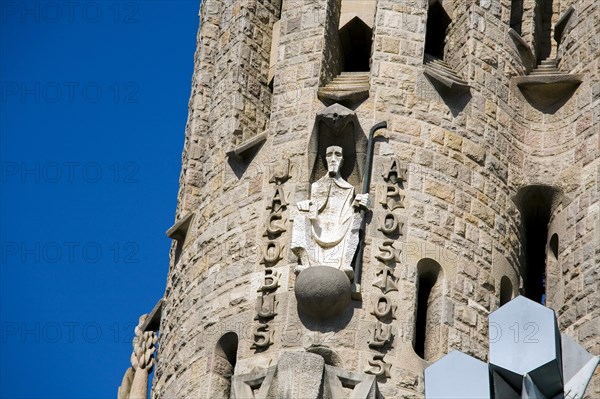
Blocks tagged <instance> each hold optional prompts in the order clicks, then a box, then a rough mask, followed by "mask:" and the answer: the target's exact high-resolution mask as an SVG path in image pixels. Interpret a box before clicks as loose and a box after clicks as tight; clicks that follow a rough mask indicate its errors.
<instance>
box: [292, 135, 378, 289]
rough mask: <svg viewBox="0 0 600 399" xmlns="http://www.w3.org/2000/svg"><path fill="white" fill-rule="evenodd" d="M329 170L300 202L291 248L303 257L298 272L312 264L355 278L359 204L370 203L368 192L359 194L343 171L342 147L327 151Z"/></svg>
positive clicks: (365, 205) (366, 204)
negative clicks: (353, 261)
mask: <svg viewBox="0 0 600 399" xmlns="http://www.w3.org/2000/svg"><path fill="white" fill-rule="evenodd" d="M326 159H327V166H328V173H327V174H326V175H325V176H323V177H322V178H321V179H319V180H317V181H316V182H315V183H313V184H312V185H311V196H310V199H309V200H305V201H301V202H298V203H297V207H298V211H299V214H298V215H297V216H296V217H295V218H294V228H293V230H292V245H291V249H292V251H293V252H294V254H296V256H298V258H300V261H301V263H302V264H301V265H299V266H298V267H297V268H296V273H299V272H300V271H302V270H304V269H306V268H308V267H310V266H329V267H333V268H336V269H339V270H342V271H343V272H344V273H346V275H347V276H348V278H349V279H350V280H352V279H353V278H354V270H353V268H352V265H351V262H352V258H353V257H354V254H355V252H356V249H357V247H358V243H359V229H360V223H361V220H362V217H361V214H360V212H359V208H360V207H363V208H366V207H368V206H369V196H368V194H359V195H355V193H354V187H353V186H352V185H351V184H349V183H348V182H347V181H345V180H344V179H343V178H342V177H341V175H340V168H341V166H342V162H343V156H342V149H341V147H337V146H330V147H328V148H327V152H326Z"/></svg>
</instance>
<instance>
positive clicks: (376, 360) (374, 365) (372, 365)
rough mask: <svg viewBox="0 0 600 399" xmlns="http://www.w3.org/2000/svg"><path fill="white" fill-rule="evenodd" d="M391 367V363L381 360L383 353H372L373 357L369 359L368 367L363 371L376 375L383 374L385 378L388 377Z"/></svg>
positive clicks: (381, 375)
mask: <svg viewBox="0 0 600 399" xmlns="http://www.w3.org/2000/svg"><path fill="white" fill-rule="evenodd" d="M391 368H392V365H391V364H388V363H386V362H385V361H384V360H383V355H373V358H372V359H370V360H369V367H368V368H367V369H366V370H365V373H367V374H373V375H375V376H377V377H383V376H385V377H386V378H390V377H391V372H390V369H391Z"/></svg>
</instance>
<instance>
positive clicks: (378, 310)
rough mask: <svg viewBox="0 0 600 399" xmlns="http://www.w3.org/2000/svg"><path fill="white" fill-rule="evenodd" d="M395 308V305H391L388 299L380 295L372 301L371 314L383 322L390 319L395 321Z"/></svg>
mask: <svg viewBox="0 0 600 399" xmlns="http://www.w3.org/2000/svg"><path fill="white" fill-rule="evenodd" d="M397 307H398V306H397V305H392V303H391V302H390V300H389V298H388V297H386V296H385V295H380V296H378V297H377V298H375V299H374V300H373V310H372V311H371V314H372V315H374V316H375V317H377V318H378V319H380V320H385V319H388V318H390V317H391V318H393V319H395V318H396V316H395V313H396V308H397Z"/></svg>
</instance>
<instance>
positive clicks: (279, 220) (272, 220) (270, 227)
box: [263, 212, 286, 237]
mask: <svg viewBox="0 0 600 399" xmlns="http://www.w3.org/2000/svg"><path fill="white" fill-rule="evenodd" d="M284 224H285V220H283V215H282V214H281V213H280V212H272V213H270V214H269V216H268V217H267V221H266V223H265V233H264V234H263V236H264V237H277V236H279V235H281V233H283V232H285V231H286V229H285V227H284Z"/></svg>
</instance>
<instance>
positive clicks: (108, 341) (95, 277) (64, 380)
mask: <svg viewBox="0 0 600 399" xmlns="http://www.w3.org/2000/svg"><path fill="white" fill-rule="evenodd" d="M198 9H199V1H196V0H190V1H188V0H185V1H146V0H144V1H104V0H103V1H79V0H78V1H73V2H63V1H56V2H55V1H27V2H24V1H9V0H0V22H1V28H0V52H1V53H0V84H1V86H0V106H1V109H0V133H1V138H0V166H1V170H0V172H1V174H0V179H1V190H0V226H1V227H0V245H1V247H0V250H1V253H0V256H1V268H0V327H1V336H0V397H2V398H114V397H116V392H117V387H118V385H119V384H120V381H121V378H122V376H123V373H124V371H125V370H126V368H127V367H128V366H129V356H130V354H131V338H132V334H133V333H132V331H133V328H134V326H135V325H136V324H137V320H138V317H139V315H140V314H142V313H145V312H149V311H150V310H151V309H152V307H153V306H154V304H155V303H156V301H157V300H158V299H159V298H160V297H161V296H162V295H163V292H164V287H165V282H166V275H167V271H168V264H169V259H168V255H169V247H170V240H169V239H168V238H167V237H166V236H165V231H166V230H167V228H169V227H170V226H171V225H172V223H173V221H174V213H175V206H176V200H177V190H178V179H179V170H180V167H181V150H182V147H183V139H184V129H185V122H186V117H187V104H188V99H189V93H190V83H191V76H192V70H193V57H194V50H195V39H196V31H197V28H198Z"/></svg>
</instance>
